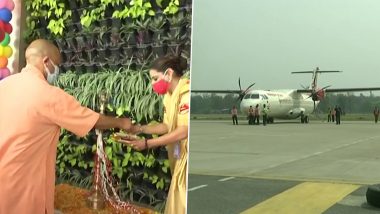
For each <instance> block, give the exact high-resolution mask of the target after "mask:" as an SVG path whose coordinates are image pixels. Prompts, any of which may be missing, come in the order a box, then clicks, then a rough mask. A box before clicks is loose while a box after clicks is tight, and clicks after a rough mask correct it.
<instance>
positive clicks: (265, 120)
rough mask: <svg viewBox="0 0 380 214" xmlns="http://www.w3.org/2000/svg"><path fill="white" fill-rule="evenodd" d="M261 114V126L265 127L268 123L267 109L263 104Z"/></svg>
mask: <svg viewBox="0 0 380 214" xmlns="http://www.w3.org/2000/svg"><path fill="white" fill-rule="evenodd" d="M261 113H262V115H263V125H264V126H266V125H267V122H268V108H267V106H266V105H265V104H264V105H263V110H262V111H261Z"/></svg>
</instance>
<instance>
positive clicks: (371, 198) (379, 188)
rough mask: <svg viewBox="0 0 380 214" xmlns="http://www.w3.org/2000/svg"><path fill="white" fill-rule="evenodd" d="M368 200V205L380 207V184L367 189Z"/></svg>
mask: <svg viewBox="0 0 380 214" xmlns="http://www.w3.org/2000/svg"><path fill="white" fill-rule="evenodd" d="M366 198H367V203H368V204H370V205H372V206H374V207H380V184H374V185H371V186H369V187H368V189H367V193H366Z"/></svg>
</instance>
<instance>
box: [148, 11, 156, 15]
mask: <svg viewBox="0 0 380 214" xmlns="http://www.w3.org/2000/svg"><path fill="white" fill-rule="evenodd" d="M148 14H149V16H155V15H156V13H155V12H154V11H153V10H149V12H148Z"/></svg>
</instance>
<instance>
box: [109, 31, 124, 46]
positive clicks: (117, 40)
mask: <svg viewBox="0 0 380 214" xmlns="http://www.w3.org/2000/svg"><path fill="white" fill-rule="evenodd" d="M123 44H124V40H123V39H122V33H121V31H120V29H119V28H116V27H112V28H111V32H110V45H111V47H117V48H119V47H121V46H122V45H123Z"/></svg>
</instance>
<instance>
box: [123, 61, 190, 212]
mask: <svg viewBox="0 0 380 214" xmlns="http://www.w3.org/2000/svg"><path fill="white" fill-rule="evenodd" d="M186 69H187V61H186V60H185V59H183V58H181V57H177V56H165V57H160V58H158V59H157V60H155V61H154V62H153V64H152V67H151V69H150V77H151V78H152V88H153V91H154V92H156V93H157V94H159V95H164V121H163V122H162V123H160V124H157V125H145V126H141V125H135V126H133V127H132V129H131V130H132V133H134V134H139V133H145V134H158V135H160V137H158V138H154V139H149V140H146V139H145V140H128V139H124V140H121V142H123V143H127V144H129V145H130V146H132V147H133V148H134V149H137V150H144V149H149V148H154V147H158V146H166V149H167V151H168V157H169V162H170V169H171V173H172V180H171V184H170V189H169V195H168V199H167V201H166V207H165V214H184V213H185V211H186V191H187V189H186V183H187V182H186V179H187V159H188V125H189V102H190V81H189V79H187V78H183V74H184V71H185V70H186Z"/></svg>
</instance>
